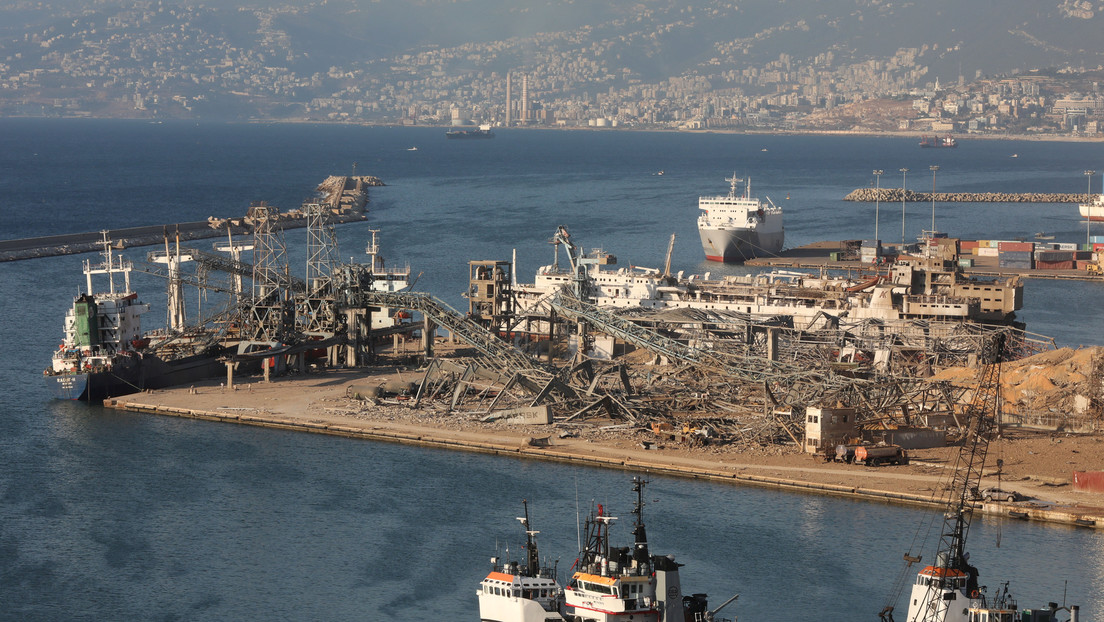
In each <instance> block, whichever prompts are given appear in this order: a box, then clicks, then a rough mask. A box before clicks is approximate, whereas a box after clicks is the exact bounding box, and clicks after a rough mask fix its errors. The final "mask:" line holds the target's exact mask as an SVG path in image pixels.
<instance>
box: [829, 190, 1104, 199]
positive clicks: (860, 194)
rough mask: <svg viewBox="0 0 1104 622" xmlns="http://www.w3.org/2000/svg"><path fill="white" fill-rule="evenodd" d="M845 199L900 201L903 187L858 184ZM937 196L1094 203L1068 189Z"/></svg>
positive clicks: (921, 195) (939, 195) (925, 195)
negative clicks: (878, 188) (860, 186)
mask: <svg viewBox="0 0 1104 622" xmlns="http://www.w3.org/2000/svg"><path fill="white" fill-rule="evenodd" d="M843 200H844V201H865V202H868V203H873V202H874V201H875V200H879V201H889V202H893V201H898V202H899V201H901V189H900V188H881V189H880V190H875V189H874V188H859V189H858V190H852V191H851V192H850V193H848V195H847V196H845V197H843ZM904 200H905V201H906V202H909V201H925V202H929V203H930V202H931V200H932V193H930V192H913V191H912V190H905V198H904ZM935 200H936V201H937V202H940V203H1091V202H1092V200H1093V196H1092V195H1089V194H1084V193H1082V194H1073V193H1067V192H936V193H935Z"/></svg>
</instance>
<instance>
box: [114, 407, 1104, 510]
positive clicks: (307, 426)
mask: <svg viewBox="0 0 1104 622" xmlns="http://www.w3.org/2000/svg"><path fill="white" fill-rule="evenodd" d="M104 406H105V407H107V408H114V409H117V410H124V411H129V412H136V413H147V414H156V415H166V416H173V417H183V418H188V419H201V420H206V421H217V422H223V423H237V424H243V425H253V426H259V427H266V428H275V429H280V430H290V431H298V432H311V433H315V434H329V435H333V436H343V437H346V438H355V439H362V440H373V441H384V442H391V443H402V444H407V445H418V446H424V447H436V448H441V449H454V450H461V451H472V452H477V453H486V454H492V455H498V456H509V457H516V458H523V459H532V460H547V461H553V462H564V463H572V464H586V465H589V466H597V467H605V468H612V469H623V470H630V471H634V472H644V473H655V474H661V475H670V476H674V477H686V478H690V479H702V480H709V481H717V482H731V483H736V484H744V485H751V486H759V487H764V488H774V489H778V490H788V491H805V492H809V493H816V494H825V495H833V496H840V497H849V498H858V499H865V500H868V501H886V502H892V503H901V504H907V505H915V506H922V507H932V508H941V507H943V506H944V504H943V502H938V501H936V500H933V498H932V497H931V496H924V495H914V494H908V493H899V492H892V491H886V490H876V489H871V488H862V487H856V486H846V485H839V484H822V483H816V482H807V481H802V480H797V479H787V478H779V477H767V476H759V475H749V474H746V473H733V472H731V471H725V470H722V469H710V468H705V467H697V466H687V465H678V464H671V463H663V462H659V461H649V460H643V459H638V458H635V457H625V458H610V457H605V456H597V455H591V454H586V453H580V452H576V451H572V450H571V449H569V448H566V447H563V446H556V445H539V446H537V445H532V444H528V443H524V442H522V443H520V444H507V443H496V442H492V441H487V440H479V441H476V440H469V439H462V438H457V437H450V436H449V435H448V431H447V430H442V431H440V433H439V434H428V433H425V432H419V433H407V432H402V431H397V430H391V429H383V428H380V427H373V426H372V424H371V423H370V422H365V423H364V424H358V423H357V422H348V421H347V422H326V421H319V420H304V419H301V418H298V417H289V416H281V415H273V414H268V413H262V412H257V411H254V410H253V409H242V410H240V411H221V412H220V411H205V410H195V409H189V408H180V407H176V406H164V405H160V404H145V403H141V402H137V401H130V399H128V398H125V397H122V398H111V399H107V400H104ZM1010 507H1011V506H1006V505H1004V504H1001V503H979V504H978V506H977V508H976V511H979V512H981V513H984V514H991V515H1002V516H1010V517H1013V518H1019V519H1023V520H1034V521H1040V522H1047V523H1060V524H1065V525H1073V526H1080V527H1094V528H1098V529H1104V513H1102V514H1101V515H1099V516H1098V515H1088V514H1084V513H1079V512H1077V511H1075V510H1061V509H1051V508H1039V507H1031V508H1021V507H1018V506H1017V507H1011V509H1010Z"/></svg>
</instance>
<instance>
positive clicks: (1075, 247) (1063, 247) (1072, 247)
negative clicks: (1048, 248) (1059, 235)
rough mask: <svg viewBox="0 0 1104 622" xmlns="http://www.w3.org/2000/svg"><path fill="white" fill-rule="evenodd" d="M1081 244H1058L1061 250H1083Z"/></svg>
mask: <svg viewBox="0 0 1104 622" xmlns="http://www.w3.org/2000/svg"><path fill="white" fill-rule="evenodd" d="M1081 246H1082V245H1080V244H1077V243H1076V242H1062V243H1060V244H1058V250H1060V251H1078V250H1081Z"/></svg>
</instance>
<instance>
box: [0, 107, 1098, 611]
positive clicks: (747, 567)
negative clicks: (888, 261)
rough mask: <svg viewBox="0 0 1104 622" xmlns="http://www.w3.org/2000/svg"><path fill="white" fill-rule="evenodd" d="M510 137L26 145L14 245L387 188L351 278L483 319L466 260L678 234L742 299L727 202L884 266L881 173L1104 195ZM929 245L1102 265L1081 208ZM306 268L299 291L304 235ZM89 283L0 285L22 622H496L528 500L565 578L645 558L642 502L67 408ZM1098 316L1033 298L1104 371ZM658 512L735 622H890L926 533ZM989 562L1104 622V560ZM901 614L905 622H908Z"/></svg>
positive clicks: (740, 143)
mask: <svg viewBox="0 0 1104 622" xmlns="http://www.w3.org/2000/svg"><path fill="white" fill-rule="evenodd" d="M496 133H497V136H496V138H495V139H494V140H483V141H446V140H445V138H444V135H443V134H444V132H443V130H441V129H438V128H361V127H337V126H309V125H287V126H285V125H264V124H253V125H218V124H204V123H200V124H196V123H194V122H188V123H184V122H168V121H166V122H164V123H156V124H151V123H144V122H121V121H115V122H110V121H88V120H3V121H0V196H3V197H4V206H3V209H2V210H0V238H3V239H8V238H17V237H30V236H39V235H50V234H55V233H75V232H83V231H94V230H99V229H102V228H115V227H126V226H137V225H151V224H161V223H172V222H181V221H193V220H203V219H205V218H207V216H212V215H213V216H221V217H227V216H238V215H242V214H244V212H245V210H246V208H247V207H248V205H249V203H250V202H252V201H258V200H264V201H267V202H268V203H269V204H271V205H276V206H278V207H280V208H281V209H291V208H294V207H297V206H298V205H299V204H300V203H301V202H302V201H303V200H304V199H306V198H308V197H309V196H311V195H312V190H313V188H314V186H315V185H316V184H317V183H319V182H320V181H321V180H322V179H323V178H325V177H326V176H327V175H331V174H353V173H354V172H355V173H356V174H369V175H376V176H379V177H381V178H382V179H383V180H384V181H385V182H386V183H387V184H388V185H387V186H386V187H383V188H374V189H372V190H371V203H370V210H371V212H370V216H369V219H368V221H367V222H366V223H360V224H353V225H343V226H341V227H340V228H339V230H338V238H339V242H340V244H341V253H340V254H341V256H342V258H343V259H347V258H349V257H353V258H356V259H358V260H359V259H360V258H362V257H363V247H364V244H365V242H366V240H367V238H368V229H369V228H378V229H381V230H382V232H381V234H380V236H381V241H382V246H383V251H384V253H385V255H386V256H387V258H388V260H389V262H390V263H391V264H395V263H399V264H403V263H409V264H410V266H411V268H412V269H413V271H414V274H418V273H421V277H420V279H419V281H418V283H417V286H416V287H417V289H419V290H422V291H428V292H430V293H433V294H435V295H437V296H439V297H441V298H443V299H444V300H446V301H447V302H449V303H450V304H453V305H454V306H457V307H458V308H463V306H462V305H463V302H464V300H463V298H461V295H460V294H461V293H462V292H463V291H464V289H465V285H466V279H467V262H468V261H469V260H472V259H509V258H510V255H511V253H512V251H513V250H514V249H517V253H518V272H519V278H520V279H521V280H528V279H530V278H531V275H532V274H533V271H534V270H535V269H536V268H537V267H538V266H539V265H542V264H546V263H550V262H551V260H552V250H551V248H550V246H549V245H548V244H547V240H548V239H549V238H550V237H551V235H552V233H553V232H554V230H555V227H556V226H557V225H560V224H563V225H567V226H568V227H569V229H570V230H571V232H572V235H573V237H575V238H576V239H577V240H578V242H579V244H580V245H582V246H583V247H585V248H591V247H597V246H601V247H603V248H604V249H605V250H607V251H609V252H611V253H613V254H615V255H617V256H618V259H619V264H620V265H622V266H629V265H633V266H647V267H656V266H660V265H661V264H662V261H663V254H664V252H665V250H666V247H667V241H668V239H669V237H670V235H671V234H672V233H675V234H676V239H677V241H676V246H675V252H674V256H673V260H672V267H673V269H674V270H676V271H678V270H683V271H685V272H687V273H691V272H693V273H704V272H706V271H710V272H712V273H713V274H722V273H723V274H735V273H739V272H741V271H742V270H744V268H740V267H735V266H720V265H717V264H710V263H707V262H704V261H703V260H702V253H701V248H700V245H699V244H698V240H697V232H696V228H695V219H696V216H697V208H696V205H697V197H698V196H699V195H701V194H723V193H724V192H725V191H727V184H726V183H725V181H724V178H725V177H729V176H731V175H732V174H733V173H734V172H735V174H736V175H738V176H750V177H751V179H752V184H753V185H752V190H753V193H754V194H757V195H759V196H769V197H770V198H771V199H772V200H774V201H775V202H776V203H778V204H779V205H782V206H783V207H784V208H785V210H786V230H787V232H786V233H787V246H797V245H801V244H805V243H809V242H814V241H818V240H824V239H850V238H854V239H869V238H872V237H874V226H875V222H874V206H873V205H871V204H865V203H846V202H843V201H842V200H841V199H842V197H843V196H844V195H846V194H847V192H849V191H851V190H853V189H855V188H859V187H866V186H869V185H872V184H874V183H875V180H874V179H873V178H872V177H871V175H870V171H871V170H873V169H883V170H885V171H886V174H884V175H883V176H882V177H881V179H880V181H879V183H880V186H881V187H883V188H892V187H900V182H901V173H900V172H898V169H899V168H902V167H907V168H909V169H910V172H909V173H907V174H906V182H905V183H906V185H907V187H908V188H909V189H911V190H916V191H929V190H930V188H931V184H932V179H931V174H930V172H929V170H928V166H930V165H939V166H940V170H939V171H938V177H937V179H936V187H937V190H938V191H941V192H985V191H1000V192H1084V191H1085V189H1086V181H1087V180H1086V178H1085V176H1084V175H1083V174H1082V171H1084V170H1085V169H1093V168H1096V169H1100V168H1101V167H1102V166H1104V165H1102V164H1101V163H1100V162H1099V157H1100V150H1099V147H1098V146H1097V145H1092V144H1080V143H1047V142H1034V141H970V140H963V141H961V144H960V146H959V147H958V148H957V149H944V150H930V149H928V150H921V149H919V148H918V146H917V144H916V139H915V138H871V137H797V136H755V135H722V134H687V133H625V132H588V131H580V132H560V131H540V130H528V131H521V130H518V131H507V130H499V131H497V132H496ZM414 146H416V147H418V149H417V150H416V151H410V150H409V148H410V147H414ZM1012 154H1016V155H1017V157H1015V158H1012V157H1010V156H1011V155H1012ZM354 162H355V163H356V164H355V171H354V164H353V163H354ZM660 171H662V172H663V174H662V175H659V174H658V173H659V172H660ZM1099 183H1100V181H1099V176H1098V177H1096V179H1095V180H1094V191H1099V189H1100V186H1099ZM787 197H788V198H787ZM905 212H906V213H905V227H906V237H907V239H908V240H909V241H911V240H913V239H915V238H916V237H917V235H919V233H920V231H921V229H926V228H929V227H930V223H931V205H930V204H922V203H910V204H907V205H906V206H905ZM935 217H936V228H937V229H940V230H942V231H946V232H947V233H949V234H950V235H952V236H957V237H963V238H983V239H1017V238H1025V239H1028V240H1030V239H1032V238H1033V236H1034V235H1035V234H1036V233H1037V232H1045V234H1046V235H1048V236H1050V235H1053V236H1055V238H1054V241H1056V242H1083V241H1084V239H1085V235H1086V231H1085V224H1084V222H1082V221H1080V219H1079V217H1078V215H1077V207H1076V205H1061V204H1057V205H1027V204H946V205H936V216H935ZM1100 226H1101V228H1102V229H1104V225H1100ZM878 227H879V234H880V237H881V238H882V239H883V240H884V241H885V242H886V243H891V244H892V243H897V242H899V241H900V238H901V205H900V204H899V203H898V204H886V203H882V204H881V205H880V206H879V218H878ZM1092 233H1093V234H1094V235H1095V234H1096V233H1097V232H1095V231H1093V232H1092ZM1101 233H1104V231H1101ZM286 239H287V242H288V245H289V257H290V258H291V260H292V262H293V270H294V269H295V266H296V265H302V263H303V262H305V257H304V251H303V248H302V247H304V246H305V239H306V235H305V232H302V231H301V230H300V231H289V232H288V233H287V234H286ZM147 250H149V249H132V250H130V251H127V253H128V254H127V256H128V257H129V258H130V259H132V260H134V261H139V260H142V259H143V258H144V256H145V253H146V251H147ZM82 259H84V257H79V256H71V257H53V258H48V259H40V260H31V261H21V262H10V263H3V264H0V293H2V294H3V295H2V296H0V318H2V319H0V344H3V347H4V348H5V350H6V352H7V355H6V356H3V357H0V381H2V382H3V386H4V389H3V394H4V400H3V404H4V417H5V421H4V426H3V431H2V432H0V455H2V456H3V463H2V464H3V466H2V468H0V605H2V606H0V620H58V619H78V620H79V619H87V620H101V619H157V620H174V619H190V620H227V619H259V618H268V619H287V620H300V619H325V620H385V619H387V620H412V621H414V620H457V621H462V620H476V619H478V614H477V606H476V599H475V588H476V585H477V584H478V582H479V580H480V579H481V578H482V577H483V576H484V575H485V573H486V571H487V570H488V569H489V568H490V561H489V560H490V557H491V556H492V555H495V554H496V550H497V553H498V554H499V555H505V553H506V550H507V549H509V551H510V552H511V554H512V555H511V556H513V555H517V554H520V544H521V542H522V541H523V534H522V532H521V528H520V525H519V524H518V523H517V521H516V520H515V518H514V517H516V516H518V515H519V513H520V510H521V500H522V499H523V498H524V499H528V500H529V503H530V513H531V516H532V518H533V521H534V524H535V526H536V528H537V529H539V530H540V531H541V534H540V536H539V537H540V542H541V550H542V553H543V554H545V555H547V556H550V557H552V558H553V559H559V560H560V568H561V570H563V571H564V572H565V573H566V570H567V568H568V567H569V566H570V564H571V561H572V560H573V559H574V552H575V550H576V548H577V544H576V537H577V536H576V533H577V532H576V524H575V521H576V516H577V515H578V513H579V512H580V511H581V512H584V513H585V511H586V510H587V509H589V508H590V507H591V505H592V504H593V503H602V504H603V505H604V506H605V507H606V508H607V509H608V510H609V513H612V514H613V515H615V516H620V517H622V520H621V525H620V529H618V528H615V530H614V534H615V539H617V538H616V537H617V535H620V536H621V538H622V540H623V541H624V542H625V543H627V542H628V540H629V538H630V535H629V523H630V522H631V515H630V514H629V510H630V509H631V502H632V494H631V492H630V489H629V479H630V477H631V474H629V473H623V472H617V471H605V470H596V469H589V468H582V467H573V466H568V465H558V464H543V463H533V462H525V461H519V460H512V459H505V458H495V457H488V456H482V455H476V454H467V453H463V452H448V451H442V450H431V449H420V448H411V447H404V446H396V445H388V444H380V443H372V442H362V441H353V440H348V439H341V438H329V437H321V436H314V435H308V434H296V433H290V432H283V431H277V430H265V429H255V428H248V427H240V426H233V425H226V424H217V423H211V422H202V421H185V420H176V419H164V418H158V417H152V416H148V415H135V414H128V413H119V412H113V411H106V410H104V409H102V408H98V407H94V406H92V407H90V406H87V405H83V404H75V403H68V402H57V401H52V400H51V399H50V397H49V392H48V391H47V389H46V387H45V384H44V383H43V382H42V380H41V371H42V369H43V368H44V367H46V365H47V364H48V361H49V356H50V353H51V351H52V350H53V348H54V347H56V344H57V342H58V340H59V339H60V336H61V320H62V317H63V315H64V311H65V309H66V307H67V306H68V305H69V304H70V303H71V300H72V297H73V295H74V294H76V293H77V291H78V288H80V287H82V285H83V277H82V275H81V271H80V264H81V260H82ZM299 270H300V271H301V270H302V268H299ZM135 287H136V289H138V290H139V291H140V292H141V297H142V299H143V300H144V301H146V302H149V303H151V304H152V305H153V307H154V311H153V312H151V313H150V314H148V315H147V316H146V319H147V320H148V322H147V324H148V325H149V327H151V328H152V327H156V326H157V325H158V324H159V323H160V322H162V321H163V320H162V319H161V315H162V311H163V309H164V296H163V291H164V290H163V288H164V284H163V282H160V281H158V280H156V279H155V278H153V277H149V276H145V275H139V276H136V277H135ZM204 304H205V305H207V306H206V307H204V310H205V311H208V312H209V311H210V310H212V309H213V307H214V305H215V302H213V301H206V302H204ZM1102 304H1104V287H1102V286H1101V285H1100V284H1096V283H1079V282H1074V283H1069V282H1053V281H1045V280H1029V281H1028V282H1027V286H1026V291H1025V309H1024V310H1023V311H1021V312H1020V313H1019V316H1020V318H1021V319H1022V320H1023V321H1025V322H1026V323H1027V326H1028V329H1029V330H1031V331H1034V332H1036V333H1041V334H1044V335H1049V336H1052V337H1054V338H1055V340H1056V342H1057V345H1059V346H1076V345H1079V344H1091V345H1100V344H1102V343H1104V338H1102V337H1101V334H1100V332H1099V330H1098V328H1097V326H1096V323H1095V322H1096V321H1098V320H1099V317H1100V314H1099V309H1101V308H1104V307H1102ZM1079 466H1082V467H1083V468H1101V466H1102V465H1079ZM648 502H649V503H648V506H647V507H646V508H645V518H646V519H647V525H648V527H649V536H650V539H651V540H652V543H653V549H654V550H655V551H656V552H660V553H668V552H669V553H672V554H674V555H675V556H676V558H677V560H678V561H680V562H682V563H685V564H686V567H685V568H684V569H683V583H684V587H685V588H686V590H687V591H688V592H689V591H693V592H708V593H709V594H710V596H711V601H712V602H713V603H714V604H715V605H716V604H719V603H720V602H723V600H724V599H726V598H727V597H728V596H730V595H732V594H734V593H737V592H738V593H740V594H741V596H740V599H739V601H738V602H737V604H736V605H735V607H736V609H735V613H736V614H738V615H739V616H740V619H741V620H748V621H753V620H772V619H784V620H813V619H816V620H864V619H869V620H876V619H877V613H878V611H879V610H880V609H881V608H882V606H883V605H884V604H886V601H887V598H889V596H890V592H891V589H892V587H893V582H894V578H895V577H896V576H897V575H898V574H899V573H900V572H901V571H902V567H903V562H902V561H901V559H902V555H903V554H904V553H906V552H908V551H909V550H910V549H911V550H912V551H913V552H914V553H915V552H916V550H915V549H914V548H912V547H913V545H912V543H913V541H914V537H915V536H916V535H917V532H918V526H920V525H927V524H928V523H929V522H930V521H931V520H932V516H933V513H932V512H929V511H923V510H918V509H914V508H906V507H897V506H890V505H884V504H878V503H870V502H860V501H851V500H844V499H835V498H829V497H820V496H813V495H803V494H792V493H783V492H774V491H766V490H761V489H756V488H744V487H735V486H727V485H721V484H712V483H702V482H694V481H684V480H676V479H668V478H654V479H653V481H652V485H651V486H650V487H649V488H648ZM937 518H938V517H936V520H937ZM924 529H927V527H926V526H925V527H924ZM998 545H999V546H998ZM969 548H970V551H971V553H972V555H971V561H972V563H974V564H975V565H977V566H978V567H979V568H980V569H981V572H982V575H981V583H982V584H984V585H988V586H989V590H990V593H992V592H994V591H996V589H997V588H998V586H999V583H1000V582H1001V581H1003V580H1010V581H1011V589H1012V593H1013V594H1014V595H1015V596H1017V597H1018V598H1019V600H1020V604H1021V606H1024V607H1034V606H1040V605H1043V604H1045V603H1046V601H1048V600H1055V601H1059V602H1060V604H1061V602H1062V599H1063V594H1065V602H1067V603H1069V604H1080V605H1081V611H1082V620H1099V619H1101V618H1102V617H1104V597H1102V595H1101V591H1102V590H1101V589H1100V586H1101V585H1104V561H1102V560H1104V535H1101V534H1100V533H1098V532H1097V531H1093V530H1087V529H1070V528H1055V527H1046V526H1040V525H1037V524H1029V523H1026V522H1022V521H1013V520H1004V521H999V520H996V519H990V518H985V519H978V520H977V521H976V523H975V526H974V529H973V530H972V531H971V534H970V547H969ZM925 554H926V556H925V560H926V561H927V560H928V559H929V557H928V556H930V555H931V551H930V550H928V551H925ZM914 571H915V568H913V569H912V570H910V571H909V573H910V574H912V573H913V572H914ZM897 605H898V611H900V612H902V613H901V615H899V616H898V619H902V618H903V611H904V609H905V608H906V604H905V601H904V598H903V597H902V599H901V600H900V601H899V602H898V603H897ZM725 613H731V612H728V611H727V610H726V612H725Z"/></svg>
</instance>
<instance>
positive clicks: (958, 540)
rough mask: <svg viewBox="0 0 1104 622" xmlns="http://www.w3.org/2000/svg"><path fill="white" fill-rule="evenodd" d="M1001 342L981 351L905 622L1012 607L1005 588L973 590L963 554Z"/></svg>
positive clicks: (991, 422) (992, 413)
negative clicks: (926, 559) (932, 541)
mask: <svg viewBox="0 0 1104 622" xmlns="http://www.w3.org/2000/svg"><path fill="white" fill-rule="evenodd" d="M1004 346H1005V335H1004V334H1003V333H997V334H995V335H994V336H993V338H992V339H990V340H989V342H988V343H987V344H986V346H985V347H984V349H983V351H982V359H981V360H982V361H983V363H984V365H983V367H982V370H981V376H980V378H979V380H978V384H977V387H976V388H975V389H974V394H973V397H972V399H971V400H970V403H969V404H968V405H967V406H966V408H965V413H964V420H963V425H962V427H963V431H964V433H963V440H962V445H961V446H960V448H959V452H958V457H957V459H956V462H955V467H954V470H953V479H952V481H951V485H950V487H949V491H950V495H949V498H948V500H947V505H946V507H945V509H944V514H943V526H942V530H941V533H940V539H939V546H938V548H937V550H936V558H935V563H934V564H932V565H930V566H927V567H925V568H924V569H923V570H921V571H920V572H919V574H918V577H917V580H916V582H915V584H914V585H913V586H912V598H911V599H910V607H909V613H908V618H907V620H908V622H936V621H938V622H945V621H948V620H959V619H962V620H965V619H967V618H965V617H963V616H965V615H966V614H965V612H966V611H967V609H968V608H970V609H974V610H978V609H981V610H988V611H992V610H1001V611H1003V610H1005V609H1012V608H1014V607H1015V604H1014V601H1012V600H1011V598H1009V597H1008V596H1007V590H1005V593H1004V594H1003V595H1001V594H997V595H996V596H995V598H993V599H992V600H991V601H990V600H988V599H987V598H986V597H985V595H983V594H981V593H980V592H979V585H978V571H977V569H976V568H975V567H973V566H971V565H970V563H969V558H970V556H969V554H968V553H967V552H966V540H967V536H968V535H969V532H970V524H971V519H972V518H973V502H974V498H975V491H976V490H977V489H978V487H979V486H980V483H981V473H982V468H983V467H984V465H985V458H986V455H987V454H988V451H989V442H990V440H991V438H992V436H993V432H994V430H995V429H996V427H997V413H998V409H999V406H1000V362H1001V360H1002V354H1003V351H1004ZM905 559H906V561H908V563H909V564H910V565H911V564H912V563H914V562H917V561H919V560H920V558H919V557H918V556H917V557H913V556H911V555H908V554H906V555H905ZM960 598H961V599H962V600H965V601H966V602H967V604H968V606H967V607H963V606H962V605H961V604H958V602H960V601H959V599H960ZM879 615H880V617H881V618H882V620H886V621H889V622H892V620H893V606H892V605H888V606H886V607H885V608H883V609H882V611H881V613H880V614H879ZM970 619H973V618H970ZM991 619H1003V618H991Z"/></svg>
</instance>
